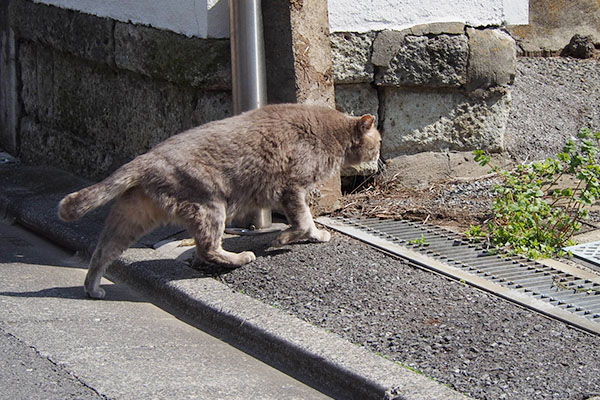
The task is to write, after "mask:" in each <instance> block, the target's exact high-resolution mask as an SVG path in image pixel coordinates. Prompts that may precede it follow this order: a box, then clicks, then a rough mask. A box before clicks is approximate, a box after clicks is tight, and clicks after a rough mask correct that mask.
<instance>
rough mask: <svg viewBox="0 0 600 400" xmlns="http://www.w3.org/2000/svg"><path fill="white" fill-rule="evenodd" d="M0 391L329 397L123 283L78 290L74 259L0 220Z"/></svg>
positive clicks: (57, 397)
mask: <svg viewBox="0 0 600 400" xmlns="http://www.w3.org/2000/svg"><path fill="white" fill-rule="evenodd" d="M0 238H2V240H0V276H1V277H2V279H0V304H1V305H2V307H0V340H1V342H0V348H2V356H0V387H2V395H1V396H0V397H2V398H4V399H14V400H17V399H44V400H64V399H72V398H77V399H86V400H87V399H106V398H109V399H121V400H127V399H156V398H161V399H211V400H246V399H248V397H249V394H251V397H252V398H255V399H296V400H303V399H323V400H325V399H329V397H327V396H325V395H324V394H322V393H320V392H318V391H316V390H315V389H313V388H310V387H309V386H307V385H305V384H303V383H301V382H299V381H297V380H295V379H293V378H292V377H290V376H288V375H286V374H283V373H281V372H280V371H277V370H276V369H274V368H272V367H270V366H268V365H266V364H265V363H263V362H261V361H259V360H257V359H255V358H253V357H250V356H248V355H247V354H245V353H244V352H242V351H240V350H239V349H236V348H235V347H233V346H231V345H229V344H227V343H224V342H223V341H221V340H219V339H217V338H215V337H213V336H210V335H208V334H207V333H205V332H203V331H201V330H199V329H195V328H194V327H193V326H190V325H188V324H186V323H185V322H183V321H181V320H179V319H177V318H176V317H174V316H172V315H170V314H169V313H167V312H165V311H163V310H161V309H160V308H158V307H156V306H155V305H153V304H152V303H151V302H150V301H149V299H148V298H147V296H141V295H139V293H136V292H135V291H134V290H132V289H131V288H128V287H127V286H126V285H114V284H112V283H111V282H109V281H108V280H103V282H102V284H103V287H104V288H105V290H106V291H107V292H108V293H109V297H110V299H109V300H107V301H102V302H100V301H88V300H87V299H85V298H84V297H83V296H82V293H81V280H82V279H83V277H84V275H85V273H86V271H85V268H86V265H85V264H84V261H83V260H81V259H80V258H78V257H73V253H72V252H70V251H67V250H64V249H62V248H59V247H57V246H55V245H53V244H51V243H50V242H48V241H47V240H44V239H43V238H40V237H39V236H37V235H35V234H33V233H31V232H30V231H28V230H26V229H25V228H23V227H20V226H19V225H16V224H9V223H6V221H4V220H0Z"/></svg>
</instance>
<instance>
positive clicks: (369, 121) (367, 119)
mask: <svg viewBox="0 0 600 400" xmlns="http://www.w3.org/2000/svg"><path fill="white" fill-rule="evenodd" d="M374 123H375V117H374V116H372V115H371V114H365V115H363V116H362V117H360V121H359V123H358V130H359V131H360V133H365V132H367V131H368V130H369V129H371V128H372V127H373V124H374Z"/></svg>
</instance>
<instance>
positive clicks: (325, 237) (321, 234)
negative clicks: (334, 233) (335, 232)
mask: <svg viewBox="0 0 600 400" xmlns="http://www.w3.org/2000/svg"><path fill="white" fill-rule="evenodd" d="M309 239H310V240H313V241H315V242H323V243H325V242H329V240H331V233H329V232H327V231H326V230H324V229H317V231H316V232H314V233H313V234H312V235H310V237H309Z"/></svg>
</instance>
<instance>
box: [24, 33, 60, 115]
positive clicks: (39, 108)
mask: <svg viewBox="0 0 600 400" xmlns="http://www.w3.org/2000/svg"><path fill="white" fill-rule="evenodd" d="M18 60H19V70H20V79H19V80H20V82H21V101H22V104H23V111H24V112H25V114H27V115H31V116H35V118H36V119H38V120H48V118H49V116H50V115H52V114H53V113H54V112H55V108H54V93H53V90H54V85H53V77H54V63H53V52H52V50H50V49H47V48H44V47H42V46H41V45H39V44H35V43H30V42H23V43H21V45H20V46H19V50H18Z"/></svg>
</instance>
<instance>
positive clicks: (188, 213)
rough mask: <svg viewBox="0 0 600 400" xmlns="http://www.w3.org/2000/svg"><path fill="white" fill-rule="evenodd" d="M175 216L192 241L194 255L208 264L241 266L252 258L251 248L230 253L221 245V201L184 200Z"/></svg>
mask: <svg viewBox="0 0 600 400" xmlns="http://www.w3.org/2000/svg"><path fill="white" fill-rule="evenodd" d="M179 210H180V214H179V217H180V218H181V219H183V220H184V221H185V224H186V226H187V228H188V230H189V231H190V234H192V236H193V237H194V240H195V241H196V255H197V256H198V258H200V259H201V260H202V261H205V262H208V263H210V264H218V265H229V266H234V267H237V266H241V265H244V264H248V263H250V262H252V261H254V260H256V256H255V255H254V253H253V252H251V251H243V252H241V253H233V252H230V251H227V250H224V249H223V247H222V241H223V232H224V230H225V219H226V218H225V217H226V211H225V204H224V203H221V202H218V201H213V202H207V203H189V202H186V203H185V204H183V205H180V206H179Z"/></svg>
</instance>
